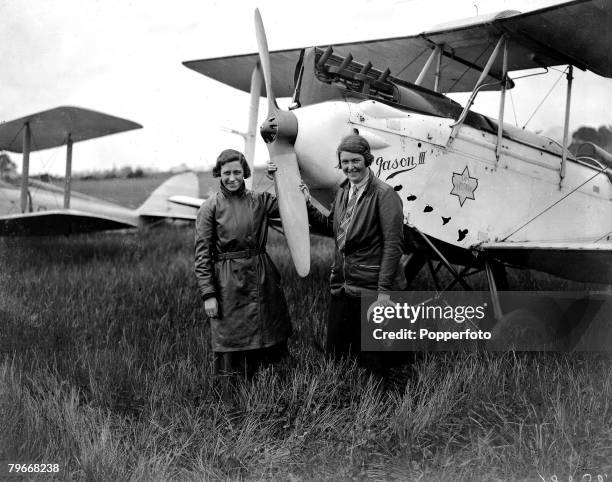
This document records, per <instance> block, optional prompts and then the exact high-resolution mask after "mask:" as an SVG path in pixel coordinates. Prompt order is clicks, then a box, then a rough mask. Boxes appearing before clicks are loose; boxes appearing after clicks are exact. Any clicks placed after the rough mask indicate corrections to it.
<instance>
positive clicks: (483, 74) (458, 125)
mask: <svg viewBox="0 0 612 482" xmlns="http://www.w3.org/2000/svg"><path fill="white" fill-rule="evenodd" d="M505 41H506V35H505V34H504V35H502V36H501V37H500V38H499V40H498V41H497V45H496V46H495V49H494V50H493V53H492V54H491V56H490V57H489V60H487V64H486V65H485V67H484V69H482V72H481V73H480V77H479V78H478V82H476V85H475V86H474V90H472V94H471V95H470V98H469V99H468V101H467V104H466V105H465V107H464V108H463V112H461V115H460V116H459V119H458V120H457V122H455V123H454V124H453V130H452V131H451V134H450V137H449V138H448V143H447V145H450V144H451V143H452V142H453V140H454V139H455V137H457V133H458V132H459V129H461V126H462V125H463V121H465V118H466V117H467V114H468V112H469V111H470V108H471V107H472V104H473V103H474V100H476V95H477V94H478V91H479V90H480V88H481V87H483V86H484V85H485V83H484V81H485V79H486V78H487V76H488V75H489V71H490V70H491V67H492V66H493V62H494V61H495V59H496V58H497V56H498V55H499V51H500V49H501V47H502V45H503V44H504V42H505Z"/></svg>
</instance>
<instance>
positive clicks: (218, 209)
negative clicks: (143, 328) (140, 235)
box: [195, 184, 292, 352]
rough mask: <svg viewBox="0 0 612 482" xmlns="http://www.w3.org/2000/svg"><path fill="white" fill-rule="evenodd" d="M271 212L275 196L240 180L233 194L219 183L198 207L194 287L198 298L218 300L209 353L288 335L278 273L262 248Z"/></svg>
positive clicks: (258, 344)
mask: <svg viewBox="0 0 612 482" xmlns="http://www.w3.org/2000/svg"><path fill="white" fill-rule="evenodd" d="M275 216H278V204H277V202H276V198H275V197H274V196H273V195H272V194H270V193H267V192H253V191H249V190H247V189H245V187H244V184H243V185H242V187H241V188H240V189H239V190H238V191H235V192H231V191H229V190H228V189H227V188H225V186H223V185H222V184H221V191H220V192H218V193H217V194H216V195H214V196H212V197H210V198H209V199H207V200H206V201H205V202H204V204H202V206H201V207H200V209H199V210H198V215H197V219H196V225H195V273H196V278H197V281H198V287H199V290H200V294H201V295H202V297H203V298H204V300H206V299H208V298H211V297H216V298H217V302H218V304H219V314H218V316H217V317H216V318H212V319H211V335H212V349H213V351H216V352H228V351H238V350H253V349H257V348H266V347H270V346H274V345H276V344H278V343H281V342H284V341H286V340H287V338H288V337H289V336H291V333H292V329H291V323H290V321H289V312H288V310H287V303H286V301H285V296H284V294H283V290H282V288H281V285H280V274H279V272H278V270H277V269H276V266H274V263H273V262H272V260H271V259H270V257H269V256H268V253H267V252H266V251H265V249H266V242H267V238H268V218H269V217H275ZM226 258H228V259H226Z"/></svg>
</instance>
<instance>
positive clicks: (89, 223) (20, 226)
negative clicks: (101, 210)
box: [0, 209, 138, 236]
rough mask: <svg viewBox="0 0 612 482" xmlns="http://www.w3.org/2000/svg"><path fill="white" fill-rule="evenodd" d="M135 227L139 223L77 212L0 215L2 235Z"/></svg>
mask: <svg viewBox="0 0 612 482" xmlns="http://www.w3.org/2000/svg"><path fill="white" fill-rule="evenodd" d="M135 227H138V224H136V223H129V222H127V221H126V220H122V219H115V218H112V217H110V216H103V215H99V214H92V213H86V212H82V211H77V210H74V209H57V210H52V211H40V212H36V213H24V214H11V215H6V216H0V236H45V235H56V234H72V233H89V232H93V231H106V230H109V229H127V228H135Z"/></svg>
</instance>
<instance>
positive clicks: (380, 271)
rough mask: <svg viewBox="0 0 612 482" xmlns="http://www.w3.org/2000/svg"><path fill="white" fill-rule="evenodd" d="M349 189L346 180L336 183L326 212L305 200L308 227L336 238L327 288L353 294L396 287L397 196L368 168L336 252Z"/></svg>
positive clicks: (399, 211) (399, 252) (399, 225)
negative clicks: (334, 195)
mask: <svg viewBox="0 0 612 482" xmlns="http://www.w3.org/2000/svg"><path fill="white" fill-rule="evenodd" d="M349 189H350V182H349V181H348V179H347V180H345V181H344V182H343V183H342V184H341V185H340V189H339V190H338V192H337V193H336V198H335V200H334V202H333V204H332V207H331V211H330V213H329V215H328V216H325V215H324V214H322V213H321V212H320V211H319V210H318V209H317V208H316V207H314V206H313V205H312V204H310V203H308V218H309V221H310V223H311V224H312V225H313V227H316V228H317V229H319V230H321V231H322V232H323V233H324V234H327V235H330V236H333V237H334V239H335V240H336V241H335V250H334V263H333V265H332V269H331V277H330V289H331V292H332V294H333V295H339V294H341V293H342V292H343V291H344V292H346V294H348V295H350V296H359V295H360V294H362V293H363V292H364V291H379V292H380V291H391V290H394V289H399V288H400V286H399V285H398V281H397V280H396V274H397V271H398V266H399V262H400V258H401V256H402V249H401V247H402V236H403V219H404V216H403V211H402V201H401V199H400V197H399V195H398V194H397V193H396V192H395V191H394V190H393V188H392V187H391V186H389V185H388V184H386V183H385V182H383V181H381V180H380V179H378V178H377V177H376V176H375V175H374V173H373V172H372V171H371V170H370V173H369V180H368V182H367V183H366V186H365V187H364V191H363V193H362V194H361V197H360V198H359V199H358V201H357V205H356V206H355V211H354V212H353V216H352V220H351V222H350V224H349V227H348V232H347V235H346V243H345V246H344V250H343V251H340V250H339V249H338V241H337V239H336V238H337V233H338V227H339V226H340V222H341V221H342V219H343V218H344V214H345V212H346V206H347V203H348V197H349Z"/></svg>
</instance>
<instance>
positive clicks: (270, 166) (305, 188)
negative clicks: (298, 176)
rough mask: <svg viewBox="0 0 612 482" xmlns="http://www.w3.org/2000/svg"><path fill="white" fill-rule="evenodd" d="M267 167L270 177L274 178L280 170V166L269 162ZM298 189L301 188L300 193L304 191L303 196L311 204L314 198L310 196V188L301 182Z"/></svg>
mask: <svg viewBox="0 0 612 482" xmlns="http://www.w3.org/2000/svg"><path fill="white" fill-rule="evenodd" d="M266 166H267V168H268V176H269V177H270V178H272V176H273V175H274V173H275V172H276V171H277V170H278V166H277V165H276V164H275V163H274V162H272V161H268V163H267V164H266ZM298 187H299V188H300V191H302V194H304V199H306V203H307V204H310V200H311V199H312V196H311V195H310V189H308V186H307V185H306V184H304V181H300V184H299V186H298Z"/></svg>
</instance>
